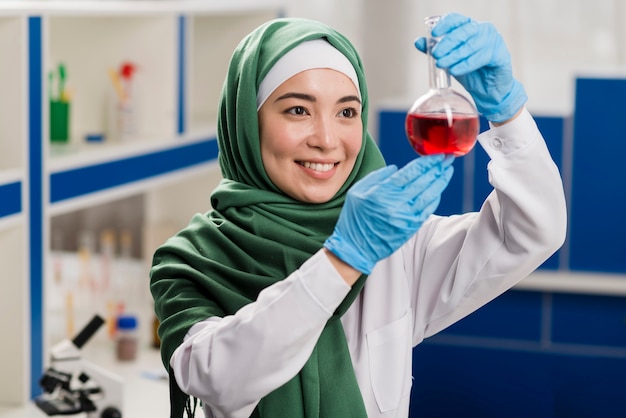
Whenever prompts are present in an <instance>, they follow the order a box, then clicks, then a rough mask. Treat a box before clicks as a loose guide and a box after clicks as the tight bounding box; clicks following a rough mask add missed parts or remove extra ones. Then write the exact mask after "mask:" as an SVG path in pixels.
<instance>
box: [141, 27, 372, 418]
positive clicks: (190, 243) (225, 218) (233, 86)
mask: <svg viewBox="0 0 626 418" xmlns="http://www.w3.org/2000/svg"><path fill="white" fill-rule="evenodd" d="M318 38H324V39H326V40H327V41H328V42H329V43H330V44H331V45H333V46H334V47H335V48H337V49H338V50H339V51H340V52H341V53H343V54H344V55H345V56H346V57H347V58H348V60H349V61H350V62H351V63H352V65H353V66H354V68H355V70H356V73H357V76H358V79H359V84H360V92H361V99H362V106H363V108H362V121H363V142H362V146H361V150H360V153H359V156H358V158H357V161H356V165H355V167H354V170H353V171H352V173H351V174H350V176H349V178H348V180H347V182H346V183H345V184H344V186H343V187H342V188H341V190H339V192H338V193H337V195H336V196H335V197H334V198H333V199H332V200H330V201H329V202H326V203H322V204H309V203H303V202H300V201H297V200H294V199H293V198H291V197H289V196H287V195H285V194H284V193H283V192H281V191H280V190H279V189H278V188H277V187H276V186H275V185H274V184H273V183H272V181H271V180H270V179H269V177H268V176H267V174H266V172H265V169H264V167H263V162H262V160H261V152H260V139H259V130H258V120H257V110H256V94H257V89H258V87H259V84H260V83H261V81H262V80H263V78H264V77H265V75H266V74H267V73H268V71H269V70H270V69H271V68H272V66H273V65H274V63H276V61H277V60H278V59H279V58H280V57H282V56H283V55H284V54H285V53H286V52H287V51H289V50H290V49H291V48H293V47H295V46H296V45H298V44H300V43H302V42H304V41H308V40H313V39H318ZM367 113H368V96H367V88H366V83H365V78H364V74H363V68H362V63H361V60H360V58H359V56H358V54H357V52H356V50H355V49H354V46H353V45H352V44H351V43H350V42H349V41H348V40H347V39H346V38H345V37H344V36H343V35H341V34H339V33H338V32H336V31H335V30H333V29H331V28H329V27H328V26H326V25H324V24H322V23H319V22H315V21H311V20H306V19H297V18H281V19H275V20H272V21H269V22H267V23H265V24H263V25H262V26H260V27H259V28H257V29H256V30H254V31H253V32H252V33H250V34H249V35H248V36H247V37H246V38H244V39H243V40H242V41H241V43H240V44H239V45H238V47H237V48H236V49H235V51H234V53H233V56H232V59H231V62H230V67H229V69H228V75H227V78H226V81H225V83H224V86H223V90H222V95H221V99H220V105H219V115H218V132H217V140H218V146H219V163H220V167H221V170H222V175H223V177H224V180H223V181H222V182H221V183H220V184H219V185H218V187H217V188H216V189H215V190H214V191H213V193H212V194H211V204H212V206H213V209H212V210H210V211H209V212H207V213H206V214H204V215H195V216H194V217H193V218H192V220H191V221H190V224H189V225H188V226H187V227H186V228H185V229H183V230H182V231H181V232H179V233H178V234H177V235H176V236H174V237H172V238H170V239H169V240H168V241H167V242H166V243H165V244H163V245H162V246H161V247H160V248H159V249H158V250H157V251H156V253H155V255H154V259H153V266H152V269H151V272H150V275H151V280H150V289H151V292H152V295H153V298H154V302H155V312H156V314H157V317H158V318H159V321H160V327H159V336H160V338H161V355H162V360H163V364H164V365H165V367H166V368H167V369H168V370H169V360H170V358H171V356H172V354H173V352H174V350H175V349H176V347H178V346H179V345H180V344H181V343H182V342H183V339H184V336H185V334H186V333H187V331H188V330H189V329H190V328H191V326H193V325H194V324H195V323H197V322H199V321H203V320H205V319H207V318H209V317H212V316H219V317H223V316H225V315H231V314H234V313H235V312H237V311H238V310H239V309H240V308H241V307H243V306H244V305H246V304H248V303H250V302H253V301H255V300H256V299H257V296H258V294H259V292H260V291H261V290H263V289H264V288H266V287H267V286H270V285H272V284H273V283H276V282H277V281H280V280H282V279H284V278H285V277H287V276H288V275H289V274H291V273H292V272H293V271H294V270H296V269H297V268H299V267H300V265H302V263H304V261H306V260H307V259H308V258H310V257H311V256H312V255H313V254H314V253H316V252H317V251H319V250H320V249H321V248H322V245H323V243H324V241H325V239H326V238H327V237H328V236H329V235H330V234H331V233H332V231H333V228H334V226H335V223H336V221H337V219H338V217H339V212H340V211H341V207H342V205H343V203H344V199H345V194H346V191H347V190H348V189H349V188H350V186H351V185H352V184H354V183H355V182H356V181H357V180H359V179H361V178H362V177H364V176H365V175H366V174H368V173H369V172H371V171H373V170H375V169H377V168H379V167H382V166H383V165H384V160H383V158H382V156H381V154H380V151H379V150H378V147H377V146H376V144H375V143H374V141H373V140H372V138H371V136H370V135H369V133H368V132H367ZM365 279H366V277H365V276H363V277H361V278H360V279H359V281H357V283H356V284H355V285H354V286H353V287H352V290H351V291H350V293H349V294H348V296H347V297H346V298H345V300H344V301H343V302H342V304H341V305H340V307H339V308H338V309H337V311H336V312H335V314H334V315H333V316H332V318H331V319H330V320H329V321H328V323H327V324H326V327H325V328H324V331H323V332H322V334H321V336H320V338H319V340H318V342H317V344H316V346H315V349H314V351H313V353H312V355H311V357H310V358H309V360H308V361H307V363H306V364H305V365H304V367H303V368H302V370H301V371H300V373H299V374H298V375H296V376H295V377H294V378H293V379H291V380H290V381H289V382H287V383H286V384H284V385H283V386H281V387H279V388H277V389H276V390H275V391H273V392H272V393H270V394H269V395H267V396H266V397H264V398H263V399H262V400H261V401H260V402H259V404H258V406H257V408H256V409H255V411H254V414H253V415H252V416H254V417H271V418H276V417H290V418H298V417H307V418H313V417H315V418H317V417H342V418H347V417H365V416H366V412H365V407H364V405H363V400H362V397H361V394H360V391H359V388H358V385H357V382H356V377H355V375H354V370H353V368H352V363H351V359H350V354H349V352H348V346H347V342H346V337H345V335H344V332H343V327H342V325H341V321H339V320H338V319H339V318H340V317H341V315H342V314H343V313H344V312H345V311H346V310H347V309H348V307H349V306H350V304H351V303H352V302H353V301H354V299H355V298H356V296H357V294H358V292H359V291H360V290H361V288H362V287H363V285H364V282H365ZM170 396H171V407H172V410H171V416H172V417H175V418H179V417H182V416H183V412H184V410H185V409H187V411H188V414H192V412H191V411H190V407H189V405H190V402H189V398H188V396H187V395H185V394H183V393H182V391H181V390H180V388H178V386H177V384H176V381H175V380H174V378H173V376H172V373H170ZM185 405H186V406H187V408H185Z"/></svg>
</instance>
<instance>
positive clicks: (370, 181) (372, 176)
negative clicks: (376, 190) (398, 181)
mask: <svg viewBox="0 0 626 418" xmlns="http://www.w3.org/2000/svg"><path fill="white" fill-rule="evenodd" d="M397 171H398V167H397V166H396V165H395V164H391V165H388V166H385V167H382V168H379V169H377V170H374V171H372V172H371V173H369V174H368V175H366V176H365V177H363V178H362V179H361V180H359V181H358V182H356V183H355V184H354V186H352V190H354V191H355V192H356V191H365V190H368V189H369V188H371V187H372V186H377V185H378V184H380V183H382V182H383V181H384V180H385V179H387V178H389V176H391V175H393V174H394V173H395V172H397Z"/></svg>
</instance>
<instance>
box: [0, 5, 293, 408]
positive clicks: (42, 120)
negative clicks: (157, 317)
mask: <svg viewBox="0 0 626 418" xmlns="http://www.w3.org/2000/svg"><path fill="white" fill-rule="evenodd" d="M285 3H286V2H285V1H284V0H229V1H223V0H123V1H122V0H80V1H76V0H64V1H61V0H45V1H44V0H41V1H30V0H4V1H0V54H2V57H3V62H6V63H10V65H3V66H1V67H0V88H1V89H2V92H3V94H2V96H0V143H1V144H2V146H1V152H0V264H2V265H3V266H5V278H6V279H7V280H5V287H4V288H3V292H2V295H0V317H3V318H11V320H12V321H13V323H14V324H15V326H12V327H7V330H6V332H5V334H6V335H4V338H3V350H4V354H6V355H5V356H3V358H4V360H2V361H0V369H2V370H3V377H2V378H1V379H0V409H2V408H5V407H12V406H13V405H17V406H20V405H24V404H25V403H26V402H27V401H28V400H29V399H31V398H32V397H33V396H36V395H37V394H38V393H39V392H40V388H39V387H38V379H39V377H40V376H41V372H42V370H43V368H44V367H45V362H46V358H45V353H46V351H47V350H48V348H49V347H47V344H46V341H47V337H49V335H48V334H49V332H50V330H49V329H48V325H49V324H47V321H46V318H48V317H49V314H50V312H49V311H48V306H47V305H46V302H45V301H46V300H47V299H48V298H47V297H46V296H48V295H47V293H46V292H47V290H46V288H47V287H46V286H45V283H46V282H49V281H50V277H48V275H49V274H50V273H49V272H46V271H45V270H44V269H43V267H42V266H45V265H47V264H48V263H49V262H50V259H51V247H52V243H53V242H54V241H53V239H54V238H55V237H56V236H58V234H57V235H55V234H53V232H55V233H57V231H56V230H55V231H53V230H52V228H53V227H56V225H59V224H62V225H63V226H65V225H66V224H64V223H63V221H64V220H65V219H72V221H73V222H72V225H71V226H70V227H69V228H67V229H68V230H64V231H63V232H64V233H65V234H66V235H65V237H64V238H63V239H64V240H65V241H66V242H71V243H72V244H71V245H75V243H76V242H77V239H78V236H79V235H80V234H81V233H82V232H83V230H81V229H80V228H85V227H86V225H85V223H88V222H87V221H84V222H82V221H81V219H83V220H84V219H87V218H88V219H89V220H90V221H92V224H91V225H87V226H88V227H92V228H94V229H92V230H91V232H92V233H94V234H97V233H98V232H102V230H101V228H102V227H103V226H102V225H100V224H99V223H98V222H102V218H106V219H107V222H108V219H114V221H113V222H118V224H115V225H112V227H113V228H117V230H116V234H118V235H117V236H120V234H121V232H122V228H125V227H127V225H126V224H125V222H126V223H128V222H131V221H130V220H129V219H132V225H133V234H134V235H133V239H134V240H135V241H134V243H138V245H136V247H141V248H140V250H141V254H140V255H139V256H143V254H144V253H145V254H148V253H149V251H148V252H146V251H147V250H149V248H146V247H145V246H141V244H142V243H144V244H145V243H146V242H148V243H149V244H150V245H149V246H148V247H152V246H154V245H157V244H159V243H160V242H162V241H163V240H164V239H165V238H164V236H165V235H167V234H172V233H174V232H171V231H175V230H176V228H181V227H182V226H181V225H183V226H184V224H186V223H187V222H188V220H189V218H190V217H191V216H192V215H193V213H195V212H201V211H204V210H207V209H208V208H209V207H210V190H211V189H212V188H213V187H214V186H215V185H216V184H217V183H218V182H219V181H220V180H221V174H220V170H219V166H218V163H217V155H218V149H217V141H216V129H215V121H216V119H217V113H218V112H217V104H218V100H219V95H220V91H221V86H222V84H223V80H224V77H225V75H226V68H227V65H228V61H229V59H230V56H231V54H232V51H233V49H234V48H235V46H236V45H237V43H238V42H239V40H240V39H241V38H242V37H243V36H244V35H245V34H246V33H248V32H250V31H251V30H252V29H254V28H255V27H257V26H258V25H260V24H261V23H263V22H265V21H267V20H270V19H272V18H275V17H278V16H281V15H282V14H283V11H284V7H285ZM126 62H132V63H134V64H135V65H136V67H137V73H136V78H135V79H133V84H132V93H133V97H134V99H135V100H134V101H133V106H132V114H133V115H134V118H133V121H134V123H132V124H131V126H134V127H135V129H134V130H132V131H131V132H128V131H127V130H121V129H120V127H119V126H120V125H117V124H115V123H113V122H115V121H116V119H114V118H113V119H112V118H111V115H115V114H116V113H115V109H118V108H119V107H118V106H116V105H117V102H116V101H115V98H116V97H117V98H118V99H119V97H121V96H120V95H119V91H120V90H119V89H116V87H118V84H116V82H115V81H116V79H115V77H113V76H112V75H111V69H119V68H120V66H121V65H122V64H124V63H126ZM63 74H64V75H63ZM60 80H64V81H63V82H61V83H60V82H59V81H60ZM61 93H66V94H61ZM57 97H59V98H63V99H64V100H57V102H59V101H60V102H66V103H69V104H68V106H67V109H68V112H69V115H70V117H69V119H68V123H67V125H66V126H67V127H68V135H67V139H66V140H64V139H59V140H58V141H54V142H51V140H50V127H51V124H50V122H51V120H55V121H56V120H58V119H56V118H51V116H52V115H51V114H53V113H54V114H57V113H56V112H52V109H53V107H52V105H51V104H50V103H51V101H52V100H54V99H56V98H57ZM54 109H57V108H54ZM94 138H99V139H100V141H95V142H94ZM128 202H131V203H128ZM137 202H140V203H137ZM143 202H145V204H144V203H143ZM133 204H134V205H135V206H133V207H132V208H131V209H129V208H128V207H129V206H130V205H133ZM111 208H113V209H111ZM121 208H125V209H127V212H126V213H124V214H122V211H121ZM104 211H110V212H107V213H106V215H107V216H102V214H103V213H104ZM128 212H132V213H131V215H132V216H131V217H130V218H129V217H128V216H126V215H128ZM106 226H111V225H106ZM53 235H55V237H53ZM148 238H149V239H148Z"/></svg>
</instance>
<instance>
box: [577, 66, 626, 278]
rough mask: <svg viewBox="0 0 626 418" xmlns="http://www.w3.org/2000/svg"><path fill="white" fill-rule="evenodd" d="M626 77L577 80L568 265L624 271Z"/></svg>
mask: <svg viewBox="0 0 626 418" xmlns="http://www.w3.org/2000/svg"><path fill="white" fill-rule="evenodd" d="M625 96H626V79H589V78H580V79H578V80H577V81H576V105H575V115H576V116H575V119H574V133H573V136H574V139H573V141H574V143H573V148H574V151H573V173H572V184H573V187H572V199H571V208H570V209H571V212H570V213H571V215H570V229H569V231H570V253H569V263H570V269H572V270H585V271H599V272H616V273H626V256H625V255H626V217H625V216H624V215H625V214H626V170H625V167H626V164H625V163H624V155H626V138H625V137H624V120H625V119H626V107H625V106H624V104H623V100H622V98H623V97H625Z"/></svg>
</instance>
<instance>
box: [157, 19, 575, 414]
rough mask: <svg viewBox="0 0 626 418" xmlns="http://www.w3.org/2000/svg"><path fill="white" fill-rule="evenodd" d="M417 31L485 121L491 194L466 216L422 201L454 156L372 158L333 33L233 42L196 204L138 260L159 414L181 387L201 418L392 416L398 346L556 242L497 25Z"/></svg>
mask: <svg viewBox="0 0 626 418" xmlns="http://www.w3.org/2000/svg"><path fill="white" fill-rule="evenodd" d="M433 35H434V36H443V38H442V39H441V41H440V42H439V44H438V45H437V47H436V48H435V51H434V52H433V55H434V57H435V58H436V59H437V63H438V65H440V66H442V67H446V68H448V69H449V71H450V73H451V74H452V75H454V76H455V77H456V78H457V79H458V80H459V81H460V82H461V83H462V84H463V85H464V87H465V88H466V89H467V90H468V92H469V93H470V94H471V95H472V97H473V98H474V101H475V103H476V105H477V107H478V109H479V111H480V112H481V113H482V114H483V115H484V116H485V117H486V118H487V119H488V120H489V121H490V122H491V129H490V130H489V131H487V132H485V133H483V134H481V136H480V137H479V141H480V143H481V145H482V146H483V147H484V148H485V150H486V151H487V153H488V154H489V156H490V158H491V162H490V164H489V175H490V181H491V183H492V185H493V186H494V191H493V192H492V193H491V194H490V195H489V196H488V198H487V199H486V201H485V202H484V204H483V206H482V208H481V210H480V211H479V212H476V213H466V214H462V215H456V216H450V217H440V216H436V215H433V212H434V210H435V209H436V207H437V204H438V203H439V196H440V194H441V192H442V191H443V190H444V188H445V187H446V185H447V183H448V181H449V179H450V177H451V175H452V166H451V163H452V159H453V158H452V157H445V156H442V155H436V156H428V157H420V158H416V159H415V160H414V161H412V162H411V163H409V164H407V165H406V166H405V167H403V168H401V169H397V168H396V167H394V166H387V167H385V163H384V160H383V158H382V157H381V154H380V152H379V151H378V149H377V147H376V145H375V143H374V142H373V140H372V138H371V137H370V135H369V134H368V132H367V112H368V96H367V89H366V86H365V78H364V75H363V70H362V65H361V62H360V59H359V57H358V55H357V53H356V51H355V49H354V47H353V46H352V45H351V44H350V42H349V41H348V40H347V39H346V38H344V37H343V36H342V35H341V34H339V33H337V32H335V31H334V30H332V29H331V28H329V27H327V26H325V25H323V24H321V23H319V22H314V21H309V20H304V19H277V20H274V21H270V22H268V23H266V24H264V25H262V26H261V27H259V28H258V29H256V30H255V31H253V32H252V33H251V34H250V35H248V36H247V37H246V38H245V39H244V40H243V41H242V42H241V43H240V45H239V46H238V47H237V49H236V50H235V52H234V55H233V57H232V60H231V63H230V68H229V71H228V76H227V79H226V82H225V85H224V89H223V93H222V98H221V102H220V114H219V123H218V143H219V147H220V154H219V162H220V165H221V168H222V174H223V176H224V180H223V181H222V182H221V184H220V185H219V186H218V187H217V188H216V189H215V190H214V191H213V193H212V195H211V202H212V206H213V209H212V210H210V211H209V212H207V213H206V214H204V215H196V216H195V217H194V218H193V219H192V220H191V222H190V224H189V226H188V227H186V228H185V229H184V230H182V231H181V232H180V233H178V234H177V235H176V236H174V237H172V238H171V239H169V240H168V241H167V242H166V243H165V244H164V245H163V246H162V247H161V248H159V249H158V250H157V252H156V253H155V256H154V262H153V268H152V270H151V291H152V294H153V297H154V299H155V310H156V313H157V315H158V318H159V320H160V321H161V325H160V328H159V334H160V337H161V341H162V358H163V362H164V364H165V366H166V367H167V368H168V370H169V372H170V390H171V394H172V401H171V402H172V416H173V417H182V416H183V409H187V412H188V414H190V415H192V414H193V410H192V409H194V408H192V406H191V405H192V404H194V405H195V403H194V402H190V401H189V396H192V397H193V398H196V399H200V400H201V401H202V403H203V408H204V413H205V416H207V417H248V416H255V417H272V418H275V417H289V418H292V417H341V418H345V417H366V416H369V417H406V416H408V410H409V396H410V389H411V380H412V376H411V353H412V347H414V346H415V345H417V344H419V343H420V342H421V341H422V340H423V339H424V338H426V337H428V336H431V335H433V334H435V333H437V332H438V331H440V330H442V329H444V328H445V327H447V326H449V325H450V324H452V323H454V322H456V321H458V320H459V319H461V318H463V317H464V316H466V315H468V314H469V313H471V312H472V311H474V310H476V309H477V308H479V307H480V306H482V305H484V304H485V303H487V302H488V301H490V300H492V299H493V298H495V297H497V296H498V295H500V294H501V293H502V292H504V291H505V290H507V289H509V288H510V287H511V286H513V285H514V284H515V283H517V282H518V281H519V280H521V279H522V278H524V277H525V276H527V275H528V274H529V273H531V272H532V271H533V270H534V269H536V268H537V267H538V266H539V265H540V264H541V263H542V262H543V261H544V260H545V259H547V258H548V257H549V256H550V255H551V254H552V253H554V252H555V251H556V250H557V249H558V248H559V247H560V246H561V245H562V243H563V240H564V236H565V230H566V212H565V203H564V202H565V200H564V194H563V187H562V183H561V179H560V176H559V173H558V170H557V168H556V166H555V165H554V163H553V161H552V159H551V158H550V155H549V153H548V150H547V148H546V146H545V143H544V141H543V138H542V136H541V134H540V133H539V131H538V130H537V127H536V125H535V124H534V121H533V120H532V117H531V116H530V115H529V113H528V112H527V111H526V109H525V108H524V104H525V101H526V94H525V92H524V89H523V87H522V86H521V84H520V83H519V82H517V81H516V80H515V79H514V78H513V77H512V74H511V64H510V57H509V54H508V51H507V49H506V47H505V45H504V43H503V42H502V39H501V37H500V35H499V34H498V33H497V31H496V30H495V29H494V28H493V26H492V25H490V24H488V23H477V22H475V21H473V20H471V19H469V18H466V17H464V16H461V15H458V14H451V15H448V16H445V17H444V18H443V19H442V20H441V21H440V23H439V24H438V25H437V27H436V28H435V29H434V32H433ZM424 44H425V43H424V39H418V41H416V46H417V48H418V49H420V50H422V51H423V50H424ZM417 378H419V377H417ZM185 406H186V408H185Z"/></svg>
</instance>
